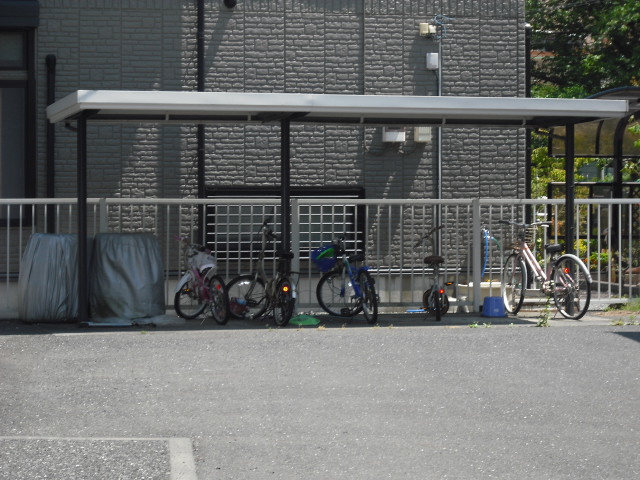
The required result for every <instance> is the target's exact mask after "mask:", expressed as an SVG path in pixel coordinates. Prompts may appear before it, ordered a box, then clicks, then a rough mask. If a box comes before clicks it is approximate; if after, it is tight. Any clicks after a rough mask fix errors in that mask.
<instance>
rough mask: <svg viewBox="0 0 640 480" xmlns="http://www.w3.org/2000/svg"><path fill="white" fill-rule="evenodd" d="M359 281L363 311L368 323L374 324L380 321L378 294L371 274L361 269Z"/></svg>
mask: <svg viewBox="0 0 640 480" xmlns="http://www.w3.org/2000/svg"><path fill="white" fill-rule="evenodd" d="M358 283H359V284H360V290H361V293H362V302H361V305H362V313H363V314H364V318H365V320H366V321H367V323H370V324H372V325H373V324H374V323H376V322H377V321H378V296H377V295H376V288H375V286H374V280H373V278H372V277H371V274H370V273H369V272H367V271H366V270H360V273H359V274H358Z"/></svg>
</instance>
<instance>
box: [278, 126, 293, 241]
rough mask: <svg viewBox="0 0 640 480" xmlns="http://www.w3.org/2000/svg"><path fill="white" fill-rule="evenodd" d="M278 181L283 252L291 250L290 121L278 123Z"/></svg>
mask: <svg viewBox="0 0 640 480" xmlns="http://www.w3.org/2000/svg"><path fill="white" fill-rule="evenodd" d="M280 125H281V129H280V179H281V194H280V199H281V217H282V222H281V223H282V227H281V234H282V245H281V249H282V251H283V252H289V251H290V250H291V120H290V119H288V118H287V119H284V120H282V121H281V122H280Z"/></svg>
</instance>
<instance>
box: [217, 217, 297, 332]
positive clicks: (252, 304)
mask: <svg viewBox="0 0 640 480" xmlns="http://www.w3.org/2000/svg"><path fill="white" fill-rule="evenodd" d="M270 222H271V219H267V220H265V221H264V222H263V223H262V225H261V226H260V230H259V234H260V236H261V239H262V244H261V248H260V252H259V253H258V261H257V268H256V270H255V271H254V272H252V273H250V274H244V275H238V276H237V277H235V278H234V279H233V280H231V281H230V282H229V284H228V285H227V291H228V293H229V302H230V312H231V316H232V317H234V318H238V319H250V320H253V319H257V318H260V317H263V316H266V315H267V314H269V313H272V314H273V319H274V322H275V324H276V325H277V326H279V327H285V326H286V325H287V324H288V323H289V320H290V319H291V317H292V316H293V312H294V309H295V296H294V290H293V283H292V281H291V260H292V259H293V253H292V252H279V253H278V268H277V272H276V275H275V276H274V277H273V278H268V276H267V274H266V272H265V267H264V264H265V254H266V250H267V245H268V244H269V243H270V242H272V241H275V240H276V239H277V236H276V235H275V234H274V233H273V231H272V230H271V229H269V223H270Z"/></svg>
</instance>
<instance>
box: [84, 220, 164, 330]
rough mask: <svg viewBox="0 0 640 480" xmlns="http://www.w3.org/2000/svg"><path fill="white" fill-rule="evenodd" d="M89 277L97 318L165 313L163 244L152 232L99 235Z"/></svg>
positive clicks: (91, 297)
mask: <svg viewBox="0 0 640 480" xmlns="http://www.w3.org/2000/svg"><path fill="white" fill-rule="evenodd" d="M89 279H90V288H89V291H90V298H89V302H90V306H91V313H92V316H93V319H94V320H96V321H100V319H101V318H103V319H113V318H121V319H136V318H149V317H154V316H158V315H164V313H165V301H164V268H163V263H162V255H161V253H160V244H159V242H158V240H157V238H156V237H155V236H154V235H152V234H150V233H99V234H97V235H96V238H95V241H94V248H93V260H92V262H91V272H90V275H89Z"/></svg>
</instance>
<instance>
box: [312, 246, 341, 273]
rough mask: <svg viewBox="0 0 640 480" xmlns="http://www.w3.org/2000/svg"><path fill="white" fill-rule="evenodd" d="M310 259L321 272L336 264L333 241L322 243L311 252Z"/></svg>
mask: <svg viewBox="0 0 640 480" xmlns="http://www.w3.org/2000/svg"><path fill="white" fill-rule="evenodd" d="M311 260H313V263H315V264H316V267H318V270H320V271H321V272H328V271H329V270H331V269H332V268H333V267H335V266H336V246H335V245H334V244H333V243H330V244H328V245H324V246H322V247H320V248H317V249H315V250H314V251H313V252H311Z"/></svg>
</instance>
